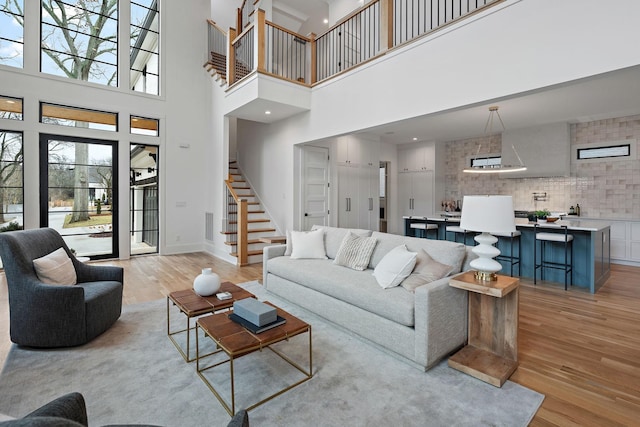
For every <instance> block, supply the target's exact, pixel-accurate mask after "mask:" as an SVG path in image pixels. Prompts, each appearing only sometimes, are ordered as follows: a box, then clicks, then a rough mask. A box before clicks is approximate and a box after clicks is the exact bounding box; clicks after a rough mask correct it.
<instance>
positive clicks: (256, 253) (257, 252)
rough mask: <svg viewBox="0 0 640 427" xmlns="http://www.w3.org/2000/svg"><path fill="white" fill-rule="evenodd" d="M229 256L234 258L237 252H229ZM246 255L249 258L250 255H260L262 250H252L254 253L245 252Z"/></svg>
mask: <svg viewBox="0 0 640 427" xmlns="http://www.w3.org/2000/svg"><path fill="white" fill-rule="evenodd" d="M230 255H231V256H234V257H237V256H238V253H237V252H231V254H230ZM247 255H249V256H251V255H262V249H259V250H254V251H247Z"/></svg>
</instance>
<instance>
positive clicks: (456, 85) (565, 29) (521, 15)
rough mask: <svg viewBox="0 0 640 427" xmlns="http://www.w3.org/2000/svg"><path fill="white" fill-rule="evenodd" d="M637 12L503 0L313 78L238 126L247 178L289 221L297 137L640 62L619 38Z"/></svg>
mask: <svg viewBox="0 0 640 427" xmlns="http://www.w3.org/2000/svg"><path fill="white" fill-rule="evenodd" d="M334 3H335V2H334ZM332 7H333V5H332ZM578 11H579V13H578ZM639 14H640V2H636V1H633V0H621V1H617V2H614V3H611V4H607V6H606V8H605V7H604V6H603V5H602V3H601V2H597V1H594V0H591V1H583V0H565V1H563V2H557V1H553V0H511V1H509V0H507V1H506V2H504V3H503V4H502V5H501V6H497V7H494V8H492V9H491V10H490V11H489V12H488V13H487V12H485V13H481V14H478V15H475V16H474V17H472V18H470V19H467V20H465V21H464V22H463V23H460V24H457V25H452V26H451V27H448V28H447V29H445V30H442V31H439V32H437V33H436V34H434V35H432V36H430V37H426V38H424V39H421V40H420V41H418V42H416V43H413V44H411V45H409V46H407V47H405V48H403V49H398V50H395V51H393V52H390V53H389V54H387V55H386V56H385V57H383V58H381V59H379V60H376V61H374V62H372V63H370V64H367V65H365V66H362V67H360V68H358V69H357V70H355V71H353V72H351V73H347V74H345V75H344V76H341V77H338V78H335V79H332V80H330V81H328V82H327V83H325V84H322V85H319V86H317V87H315V88H314V89H313V91H312V100H311V101H312V102H311V103H312V105H311V111H310V112H308V113H302V114H299V115H297V116H294V117H291V118H289V119H287V120H284V121H281V122H278V123H275V124H272V125H264V126H261V127H260V130H259V132H258V131H256V126H254V125H249V124H248V123H247V122H243V124H242V125H239V127H244V126H247V127H249V128H250V129H251V130H252V131H248V132H243V131H242V130H241V129H239V134H243V138H240V139H239V152H240V158H241V160H242V162H243V163H244V162H250V163H251V168H250V173H251V174H252V177H251V178H252V183H253V184H254V185H256V188H258V186H259V189H258V192H259V193H260V195H261V196H262V197H263V201H264V202H265V203H266V204H268V205H270V209H271V211H272V214H273V215H274V218H275V220H276V221H278V225H279V226H281V227H284V228H290V227H292V225H293V224H294V218H293V212H294V210H293V209H292V206H293V205H292V198H293V196H294V191H293V189H294V186H293V182H292V181H293V179H294V177H293V175H292V174H291V172H292V171H293V165H292V162H293V146H294V144H298V143H303V142H311V141H315V140H321V139H326V138H330V137H333V136H337V135H341V134H350V133H353V132H355V131H359V130H362V129H367V128H369V127H373V126H378V125H381V124H385V123H389V122H394V121H398V120H403V119H408V118H413V117H416V116H421V115H425V114H432V113H436V112H440V111H444V110H448V109H451V108H459V107H461V106H466V105H472V104H476V103H485V102H488V101H489V100H493V99H496V98H501V97H507V96H513V95H515V94H520V93H523V92H527V91H532V90H538V89H540V88H545V87H547V86H551V85H556V84H561V83H564V82H568V81H572V80H575V79H580V78H584V77H587V76H592V75H596V74H600V73H604V72H608V71H611V70H616V69H620V68H625V67H628V66H633V65H637V64H640V50H637V49H635V50H633V49H631V50H629V48H628V46H629V45H628V43H623V42H621V41H623V40H636V39H638V36H639V35H640V34H639V30H638V27H637V26H636V25H635V24H634V23H633V22H632V17H633V16H640V15H639ZM607 17H615V19H609V18H607ZM394 77H397V78H394ZM257 150H261V151H260V152H257ZM395 163H397V162H395ZM243 166H244V165H243ZM392 167H393V165H392ZM247 172H249V171H247ZM261 189H264V190H263V191H261ZM276 189H277V190H276ZM281 221H283V222H281Z"/></svg>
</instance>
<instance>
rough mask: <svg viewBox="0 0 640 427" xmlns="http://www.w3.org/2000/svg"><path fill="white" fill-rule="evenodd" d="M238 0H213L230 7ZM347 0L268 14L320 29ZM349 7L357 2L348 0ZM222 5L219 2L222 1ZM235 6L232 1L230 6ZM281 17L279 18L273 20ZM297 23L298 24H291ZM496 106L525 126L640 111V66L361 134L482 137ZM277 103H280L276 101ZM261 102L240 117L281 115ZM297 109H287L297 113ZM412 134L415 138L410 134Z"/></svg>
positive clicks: (288, 6)
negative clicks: (268, 113)
mask: <svg viewBox="0 0 640 427" xmlns="http://www.w3.org/2000/svg"><path fill="white" fill-rule="evenodd" d="M234 1H237V3H238V5H239V4H241V0H233V1H232V0H213V5H214V11H215V5H216V3H218V4H220V5H224V7H225V8H227V7H229V4H230V3H233V2H234ZM347 1H351V0H273V15H274V16H273V19H274V21H275V22H276V23H278V24H280V25H283V26H285V27H287V28H290V29H292V30H294V31H296V32H299V33H304V34H306V33H309V32H315V33H317V34H319V33H322V32H324V30H325V29H326V27H327V24H324V23H323V22H322V20H323V19H324V18H325V17H328V16H327V15H328V14H329V8H330V7H336V6H337V5H338V3H340V5H339V6H340V7H341V8H344V7H345V5H346V6H347V7H350V6H351V5H350V4H348V3H345V2H347ZM352 1H353V7H354V8H357V7H359V6H360V5H361V2H360V1H359V0H352ZM221 7H222V6H221ZM235 7H237V6H235ZM278 21H280V22H278ZM295 26H298V27H297V28H293V27H295ZM490 105H498V106H499V107H500V110H499V111H500V115H501V117H502V119H503V121H504V124H505V127H506V128H507V129H518V128H525V127H529V126H534V125H540V124H545V123H555V122H569V123H579V122H586V121H592V120H599V119H606V118H613V117H621V116H629V115H640V66H636V67H632V68H628V69H623V70H618V71H614V72H611V73H607V74H602V75H599V76H594V77H590V78H588V79H583V80H578V81H574V82H568V83H565V84H562V85H558V86H553V87H548V88H542V89H539V90H536V91H534V92H530V93H521V94H516V95H512V96H510V97H507V98H502V99H493V100H488V101H487V102H483V103H482V104H477V105H468V106H461V107H460V108H457V109H455V110H450V111H443V112H439V113H435V114H432V115H428V116H422V117H416V118H412V119H409V120H403V121H401V122H396V123H389V124H384V125H381V126H377V127H375V128H371V129H362V130H361V131H360V133H363V134H368V135H373V136H377V137H380V139H381V140H382V141H384V142H389V143H394V144H403V143H411V142H414V141H451V140H459V139H465V138H471V137H476V136H481V135H482V134H483V132H484V126H485V123H486V120H487V118H488V115H489V112H488V107H489V106H490ZM280 107H282V106H280ZM267 108H268V106H264V105H260V106H259V108H257V107H256V108H254V110H255V111H253V110H251V111H247V112H245V113H246V114H245V115H244V116H243V117H242V118H244V119H248V120H255V121H259V122H265V123H268V122H274V121H277V120H281V119H282V118H284V117H279V116H277V115H273V116H272V117H270V118H268V119H267V118H265V116H264V110H265V109H267ZM298 112H299V111H293V112H290V114H285V116H287V115H291V114H296V113H298ZM414 138H415V139H414Z"/></svg>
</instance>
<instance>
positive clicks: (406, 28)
mask: <svg viewBox="0 0 640 427" xmlns="http://www.w3.org/2000/svg"><path fill="white" fill-rule="evenodd" d="M503 1H504V0H373V1H371V2H369V3H368V4H366V5H365V6H363V7H362V8H360V9H358V10H356V11H355V12H353V13H352V14H351V15H349V16H347V17H346V18H344V19H343V20H341V21H340V22H338V23H337V24H336V25H334V26H333V27H332V28H330V29H329V30H328V31H327V32H325V33H324V34H322V35H320V36H318V37H316V36H315V35H314V34H311V35H310V36H309V37H306V36H303V35H300V34H296V33H294V32H292V31H289V30H287V29H285V28H282V27H280V26H278V25H276V24H274V23H271V22H268V21H266V20H265V17H264V11H262V10H260V9H258V10H257V11H255V13H252V14H251V17H252V18H253V19H252V20H253V22H252V23H251V24H249V25H248V26H246V25H245V27H244V28H243V29H242V32H241V33H240V35H239V36H237V37H236V30H234V29H230V30H229V37H228V40H229V41H228V43H229V58H228V60H227V67H228V69H229V71H230V72H229V84H230V85H232V84H233V83H235V82H237V81H239V80H240V79H242V78H243V77H245V76H247V75H248V74H250V73H251V72H252V71H254V70H257V71H258V72H260V73H264V74H269V75H272V76H275V77H278V78H282V79H286V80H289V81H292V82H295V83H299V84H305V85H313V84H316V83H318V82H321V81H323V80H326V79H328V78H331V77H333V76H335V75H337V74H339V73H342V72H344V71H346V70H349V69H351V68H353V67H356V66H358V65H361V64H363V63H365V62H367V61H370V60H372V59H374V58H376V57H378V56H380V55H383V54H384V53H385V52H387V51H388V50H389V49H393V48H395V47H398V46H401V45H403V44H405V43H408V42H410V41H413V40H416V39H417V38H419V37H422V36H425V35H427V34H430V33H432V32H433V31H437V30H438V29H441V28H443V27H445V26H447V25H450V24H452V23H454V22H457V21H459V20H460V19H464V18H465V17H468V16H470V15H472V14H474V13H476V12H478V11H480V10H483V9H485V8H487V7H490V6H493V5H496V4H498V3H501V2H503ZM245 3H246V2H245ZM245 3H243V8H242V9H238V23H239V24H241V23H242V22H243V18H241V17H242V16H243V15H244V14H245V9H246V5H245ZM246 13H250V12H246ZM247 19H248V18H247Z"/></svg>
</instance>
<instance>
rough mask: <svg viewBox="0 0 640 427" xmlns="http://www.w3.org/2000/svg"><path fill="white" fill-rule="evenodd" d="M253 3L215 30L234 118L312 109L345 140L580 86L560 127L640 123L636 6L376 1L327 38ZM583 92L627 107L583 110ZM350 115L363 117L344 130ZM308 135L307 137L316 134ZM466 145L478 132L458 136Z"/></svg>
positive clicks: (514, 0) (269, 119)
mask: <svg viewBox="0 0 640 427" xmlns="http://www.w3.org/2000/svg"><path fill="white" fill-rule="evenodd" d="M250 3H251V2H250ZM266 3H267V2H265V4H266ZM268 3H271V2H268ZM246 4H247V3H245V5H246ZM251 4H252V5H253V4H255V5H256V9H255V11H253V12H252V11H249V12H244V11H242V10H241V11H239V12H238V13H237V16H238V18H237V21H236V27H237V28H240V29H242V31H236V30H235V29H233V28H231V29H229V30H228V31H227V32H225V31H224V30H223V29H222V28H219V27H218V26H216V25H215V24H214V23H213V22H210V24H209V28H210V32H209V36H210V38H209V52H212V53H211V58H212V60H211V61H210V62H212V63H213V62H214V61H213V58H214V56H218V55H220V56H222V55H225V57H224V64H225V66H226V68H225V70H222V71H224V72H225V73H226V75H225V77H226V81H225V82H224V87H225V92H224V97H225V109H224V113H225V114H226V115H229V116H233V117H238V118H243V119H248V120H252V121H257V122H262V123H273V122H277V121H280V120H283V119H286V118H287V117H290V116H292V115H295V114H298V113H301V112H304V111H308V112H312V114H311V116H310V117H311V118H310V119H309V120H307V121H306V122H307V123H308V124H309V126H310V127H311V126H312V124H313V123H314V122H316V120H315V119H314V117H318V120H317V121H318V122H321V123H323V124H322V126H324V128H325V129H326V132H324V133H329V132H335V133H333V134H340V133H343V132H351V131H353V130H354V129H367V128H371V127H375V126H379V125H381V124H384V123H391V122H401V121H402V120H405V119H409V118H414V117H421V116H428V115H437V114H441V113H444V112H452V111H456V110H460V109H461V108H462V107H465V108H466V107H473V106H476V105H479V104H483V105H482V107H479V108H478V111H479V114H480V115H481V116H484V115H485V111H486V108H485V106H484V104H485V103H487V102H490V101H495V100H501V99H510V98H513V97H524V96H528V95H534V94H535V93H539V92H545V93H546V92H547V91H556V92H558V93H559V94H560V93H561V92H562V89H563V88H566V87H567V86H573V85H576V87H575V88H574V90H573V91H572V93H571V97H572V98H571V105H570V106H569V105H566V107H567V109H575V111H572V112H571V113H570V114H569V113H568V114H567V115H566V116H567V117H565V116H563V115H559V116H556V117H555V119H557V120H558V121H560V120H565V119H569V117H568V116H569V115H571V116H572V118H573V119H575V118H576V117H589V118H595V117H602V115H603V114H605V111H604V110H606V114H613V113H614V112H615V113H616V114H619V113H623V114H629V113H631V114H637V111H631V110H632V105H630V104H632V103H633V101H632V100H631V98H630V97H629V96H628V95H627V93H625V90H624V87H625V84H626V83H628V82H629V80H631V81H633V76H637V75H638V74H637V73H638V71H637V69H634V67H636V66H637V65H638V64H640V54H638V53H636V52H630V51H629V50H628V49H627V48H625V46H627V45H626V42H625V40H634V39H637V37H638V36H639V35H640V32H639V30H638V29H637V28H635V27H634V25H633V22H631V20H630V18H629V17H630V16H632V15H633V14H634V13H636V12H638V11H640V9H639V7H640V6H639V5H638V4H637V2H634V1H633V0H623V1H620V2H616V4H615V5H607V6H604V5H603V4H602V3H601V2H595V1H593V2H583V1H580V0H568V1H565V2H562V3H561V4H558V3H557V2H554V1H553V0H495V1H491V0H487V1H478V2H476V1H475V0H470V1H467V0H462V1H461V0H374V1H371V2H369V3H367V4H365V5H363V6H362V7H360V8H358V9H357V10H355V11H354V12H352V13H350V14H349V15H348V16H346V17H344V18H343V19H341V20H338V21H337V22H336V24H335V25H333V26H332V27H331V28H329V29H328V30H327V31H326V32H324V33H322V34H320V35H315V34H313V33H312V34H307V35H302V34H297V33H295V32H293V31H290V30H288V29H286V28H284V27H282V26H280V25H278V24H275V23H273V22H271V21H269V20H268V19H267V17H268V16H269V13H268V11H261V10H260V9H259V7H260V4H261V2H260V1H258V2H255V3H251ZM245 7H246V6H245ZM245 16H246V17H245ZM608 17H616V20H611V19H609V18H608ZM214 18H215V17H214ZM247 20H248V21H247ZM247 22H248V23H247ZM214 54H215V55H214ZM209 66H213V67H215V68H216V69H219V68H222V66H221V65H220V63H219V65H217V66H216V65H211V64H209ZM617 72H621V73H622V74H623V82H620V81H617V82H616V83H613V84H614V85H615V90H612V91H608V90H606V89H603V88H606V87H608V85H609V83H611V82H610V81H608V80H607V82H604V83H602V82H601V84H599V85H597V84H596V85H589V81H590V80H592V79H600V78H605V79H607V78H608V77H611V73H617ZM614 77H616V76H614ZM585 91H591V92H594V93H595V92H598V91H599V92H601V93H600V95H601V96H602V97H604V98H607V99H609V98H611V99H613V98H618V99H619V101H620V103H619V104H617V105H612V103H611V102H601V104H602V105H601V106H596V105H595V103H590V102H587V103H585V102H584V99H583V100H582V101H581V100H580V95H579V94H580V92H582V93H584V92H585ZM594 93H591V95H592V96H591V97H589V99H592V97H593V95H594ZM559 96H561V94H560V95H559ZM565 98H566V97H565ZM336 99H340V102H339V103H336ZM565 101H566V103H568V102H569V101H567V100H565ZM563 102H564V101H563ZM612 102H613V101H612ZM549 107H550V111H551V110H554V109H556V108H557V107H558V104H557V103H553V101H552V104H550V105H549ZM536 108H537V109H538V110H539V109H540V104H538V105H537V107H536ZM313 110H317V111H318V113H317V114H314V113H313ZM267 111H270V112H271V114H266V112H267ZM363 111H367V112H369V114H355V115H354V112H363ZM527 113H529V115H530V111H527ZM525 115H526V114H523V116H525ZM551 115H552V114H548V115H547V116H551ZM346 116H349V117H353V116H357V117H355V122H354V121H353V120H352V121H351V122H350V124H349V126H348V128H347V127H345V126H343V125H341V124H342V123H344V120H342V118H343V117H346ZM523 120H524V119H523ZM544 120H550V118H549V117H547V118H545V119H544ZM509 121H510V124H511V125H512V127H514V126H518V125H519V124H518V123H517V121H513V120H511V118H510V120H509ZM523 125H526V123H524V124H523ZM529 125H531V124H530V123H529ZM476 130H477V127H476ZM311 133H312V134H313V135H310V136H309V137H310V138H311V139H310V140H312V139H313V138H316V137H318V136H321V135H319V134H318V132H311ZM476 133H477V132H476ZM467 136H474V135H464V134H461V135H456V137H467Z"/></svg>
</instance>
